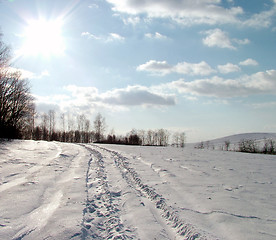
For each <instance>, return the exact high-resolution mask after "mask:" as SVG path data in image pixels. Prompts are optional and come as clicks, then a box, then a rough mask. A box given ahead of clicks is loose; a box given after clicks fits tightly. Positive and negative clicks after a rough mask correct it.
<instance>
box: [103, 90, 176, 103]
mask: <svg viewBox="0 0 276 240" xmlns="http://www.w3.org/2000/svg"><path fill="white" fill-rule="evenodd" d="M101 99H102V101H103V102H104V103H107V104H111V105H123V106H137V105H150V106H168V105H175V97H174V96H173V95H168V94H161V93H156V92H153V91H152V90H150V89H149V88H147V87H144V86H138V85H136V86H128V87H127V88H121V89H115V90H112V91H108V92H106V93H104V94H102V95H101Z"/></svg>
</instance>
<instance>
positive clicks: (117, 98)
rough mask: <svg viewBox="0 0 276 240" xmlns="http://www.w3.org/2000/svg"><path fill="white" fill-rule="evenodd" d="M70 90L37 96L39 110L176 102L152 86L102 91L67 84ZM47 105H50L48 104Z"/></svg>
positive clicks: (89, 109)
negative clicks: (61, 93) (60, 93)
mask: <svg viewBox="0 0 276 240" xmlns="http://www.w3.org/2000/svg"><path fill="white" fill-rule="evenodd" d="M64 90H66V91H67V93H68V94H64V95H53V96H47V97H42V96H35V99H36V104H37V106H38V109H39V110H40V111H42V110H43V112H47V111H48V110H49V109H58V110H60V111H62V112H66V111H71V112H78V113H85V114H89V113H91V112H94V111H95V109H103V108H106V109H109V110H112V111H117V110H126V109H128V108H129V107H133V106H152V107H164V106H172V105H175V104H176V99H175V95H174V94H165V93H161V92H160V91H157V90H155V89H153V88H149V87H145V86H140V85H135V86H128V87H126V88H118V89H114V90H110V91H106V92H104V93H99V91H98V89H97V88H95V87H80V86H76V85H68V86H66V87H64ZM47 106H48V107H47Z"/></svg>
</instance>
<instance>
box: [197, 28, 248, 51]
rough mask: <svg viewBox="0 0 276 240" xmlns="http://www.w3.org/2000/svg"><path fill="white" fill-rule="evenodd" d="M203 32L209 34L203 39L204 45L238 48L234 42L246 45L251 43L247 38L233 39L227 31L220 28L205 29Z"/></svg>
mask: <svg viewBox="0 0 276 240" xmlns="http://www.w3.org/2000/svg"><path fill="white" fill-rule="evenodd" d="M202 33H203V34H205V35H207V36H206V37H205V38H203V39H202V42H203V44H204V45H206V46H208V47H219V48H228V49H233V50H236V49H237V48H236V47H235V46H234V43H236V44H238V45H245V44H249V43H250V40H249V39H247V38H245V39H236V38H234V39H231V38H229V36H228V33H227V32H225V31H222V30H221V29H219V28H215V29H211V30H208V31H204V32H202Z"/></svg>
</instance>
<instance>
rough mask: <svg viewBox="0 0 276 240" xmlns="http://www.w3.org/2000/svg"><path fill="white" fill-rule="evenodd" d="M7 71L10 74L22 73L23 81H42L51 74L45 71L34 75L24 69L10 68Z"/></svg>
mask: <svg viewBox="0 0 276 240" xmlns="http://www.w3.org/2000/svg"><path fill="white" fill-rule="evenodd" d="M7 71H9V72H10V73H15V72H20V73H21V79H40V78H43V77H48V76H50V73H49V72H48V70H44V71H42V72H41V73H34V72H31V71H28V70H25V69H22V68H14V67H8V68H7Z"/></svg>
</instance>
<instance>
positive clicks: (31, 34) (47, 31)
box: [20, 19, 65, 57]
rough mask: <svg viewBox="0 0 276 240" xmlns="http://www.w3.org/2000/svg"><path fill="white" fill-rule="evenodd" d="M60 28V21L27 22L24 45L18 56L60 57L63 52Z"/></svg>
mask: <svg viewBox="0 0 276 240" xmlns="http://www.w3.org/2000/svg"><path fill="white" fill-rule="evenodd" d="M62 26H63V21H62V20H61V19H55V20H45V19H39V20H31V21H29V22H28V26H27V27H26V29H25V31H24V34H23V36H24V43H23V46H22V48H21V50H20V54H21V55H35V56H37V55H42V56H44V57H51V56H54V55H62V54H63V53H64V51H65V43H64V39H63V36H62Z"/></svg>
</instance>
